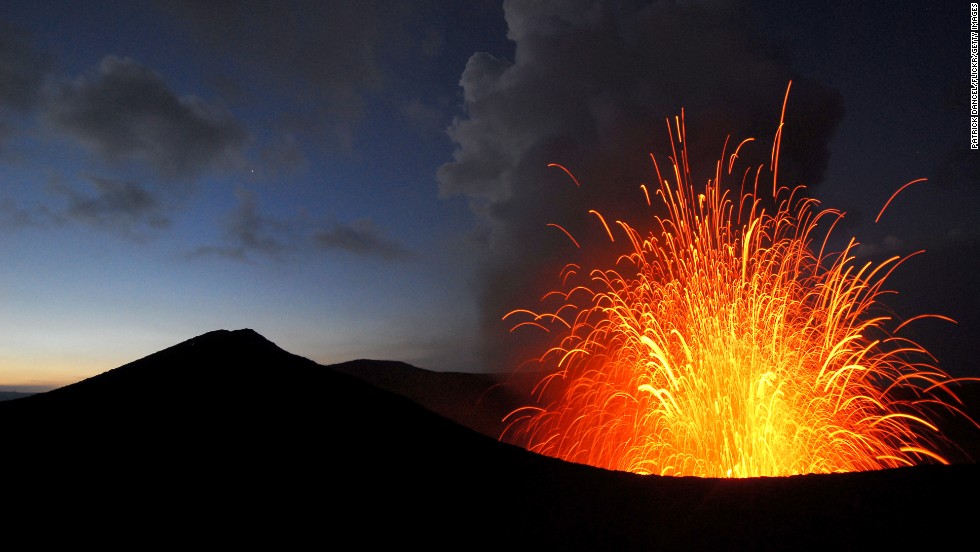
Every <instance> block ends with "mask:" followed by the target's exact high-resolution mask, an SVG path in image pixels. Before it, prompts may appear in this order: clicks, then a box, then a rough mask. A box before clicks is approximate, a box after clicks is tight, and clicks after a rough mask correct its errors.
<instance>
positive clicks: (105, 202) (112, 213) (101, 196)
mask: <svg viewBox="0 0 980 552" xmlns="http://www.w3.org/2000/svg"><path fill="white" fill-rule="evenodd" d="M87 182H88V184H89V185H90V188H91V189H92V193H81V192H78V191H77V190H75V189H73V188H69V187H67V186H55V187H53V188H52V192H53V193H54V194H56V195H61V196H63V197H64V198H66V199H67V201H68V205H67V207H66V208H65V209H64V211H63V212H59V213H57V215H56V216H57V217H58V218H63V219H67V220H73V221H79V222H83V223H86V224H90V225H92V226H96V227H102V228H107V229H109V230H112V231H115V232H118V233H120V234H122V235H125V236H128V237H134V238H139V237H142V232H143V231H144V230H145V229H147V228H162V227H166V226H168V225H169V224H170V221H169V219H167V217H166V216H165V215H164V213H163V208H162V206H161V205H160V204H159V202H158V201H157V200H156V198H155V197H154V196H153V195H152V194H151V193H149V192H148V191H147V190H146V189H145V188H143V187H141V186H140V185H138V184H136V183H134V182H125V181H119V180H113V179H110V178H99V177H88V178H87Z"/></svg>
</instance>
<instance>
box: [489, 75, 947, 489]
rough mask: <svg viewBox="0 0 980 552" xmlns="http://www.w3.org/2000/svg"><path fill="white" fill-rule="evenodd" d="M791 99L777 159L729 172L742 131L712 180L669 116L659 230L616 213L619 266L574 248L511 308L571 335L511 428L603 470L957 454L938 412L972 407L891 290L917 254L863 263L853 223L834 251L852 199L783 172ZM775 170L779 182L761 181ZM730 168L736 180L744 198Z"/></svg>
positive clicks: (842, 467)
mask: <svg viewBox="0 0 980 552" xmlns="http://www.w3.org/2000/svg"><path fill="white" fill-rule="evenodd" d="M788 96H789V88H787V95H786V98H787V99H788ZM786 101H787V100H786V99H784V104H783V110H782V113H781V115H780V121H779V126H778V128H777V130H776V135H775V138H774V141H773V147H772V153H771V158H770V163H769V166H768V167H765V166H759V167H748V168H746V169H745V170H744V172H742V173H741V176H739V174H738V173H735V176H734V177H732V174H733V171H734V170H735V167H736V164H737V161H738V159H739V156H738V153H739V152H740V151H741V150H743V149H744V148H747V147H749V146H750V144H751V142H752V139H751V138H749V139H746V140H743V141H741V142H740V143H739V144H738V146H737V147H736V148H735V152H734V153H732V154H730V157H729V158H726V154H725V151H724V148H723V150H722V155H721V157H720V158H719V161H718V163H717V165H716V169H715V174H714V177H713V178H712V179H710V180H709V181H708V182H707V184H706V185H703V186H702V187H701V188H699V190H700V191H699V192H696V187H695V184H694V182H692V180H691V173H690V168H689V167H688V166H687V159H688V156H687V146H686V141H687V140H686V137H685V129H684V120H683V111H682V113H681V116H680V117H679V118H675V119H674V124H673V125H672V124H671V121H670V119H668V120H667V132H668V136H669V138H670V142H671V153H672V155H671V157H670V161H671V165H670V167H671V169H672V174H670V177H671V180H668V179H665V178H664V177H663V176H662V175H661V173H660V168H659V166H658V164H657V160H656V158H655V157H654V156H653V155H651V160H652V161H653V166H654V171H655V174H656V178H657V185H656V186H652V187H651V188H650V190H649V191H648V190H647V187H646V186H643V188H642V193H643V196H641V197H640V198H639V200H641V201H644V200H645V201H646V202H647V203H648V204H649V203H650V199H651V196H652V195H655V196H656V197H654V198H653V199H654V202H653V203H657V201H656V199H657V198H659V200H660V203H661V207H663V208H665V209H666V215H665V216H663V217H661V216H654V217H652V222H653V226H652V229H651V230H650V231H648V232H647V233H641V231H639V230H637V229H634V228H633V227H631V226H630V225H628V224H626V223H624V222H621V221H616V225H615V226H618V227H619V228H616V236H615V237H617V238H618V237H620V236H624V237H625V238H626V241H627V243H628V244H629V245H628V247H627V249H626V250H625V251H623V252H622V255H621V256H620V257H619V261H618V262H617V263H616V265H615V267H612V268H603V267H597V268H594V269H591V270H589V268H588V267H579V266H573V265H568V266H566V267H565V269H563V270H562V271H561V274H560V275H559V276H560V281H561V287H560V288H559V289H557V290H554V291H551V292H549V293H548V294H546V295H545V298H544V299H543V300H542V302H543V304H544V305H545V307H543V308H544V310H542V311H533V310H528V309H517V310H514V311H511V312H510V313H508V314H507V315H505V316H504V319H505V320H507V321H508V322H511V323H513V324H514V325H513V329H514V330H516V329H518V328H521V331H524V329H523V327H524V326H533V327H536V328H538V329H545V330H547V331H554V332H557V333H558V336H559V337H558V339H557V341H556V342H554V344H553V345H552V346H551V347H550V348H548V349H547V350H546V351H545V352H544V353H543V354H542V355H541V356H540V357H539V358H538V359H537V360H536V362H538V363H540V365H541V366H542V367H543V368H545V369H546V372H545V373H546V374H547V375H546V376H544V377H543V378H541V380H540V381H539V383H538V385H537V386H536V387H535V389H534V396H535V399H536V400H537V401H538V404H535V405H529V406H527V407H524V408H520V409H517V410H515V411H513V412H512V413H511V414H509V415H508V416H507V417H506V418H505V421H506V422H507V425H506V429H505V430H504V431H503V433H502V435H501V440H504V441H507V442H511V443H514V444H518V445H521V446H523V447H525V448H527V449H529V450H531V451H534V452H538V453H541V454H545V455H549V456H555V457H558V458H562V459H565V460H568V461H572V462H578V463H583V464H589V465H593V466H598V467H602V468H606V469H612V470H622V471H630V472H635V473H641V474H661V475H678V476H681V475H688V476H700V477H757V476H786V475H795V474H807V473H829V472H843V471H867V470H876V469H883V468H891V467H900V466H910V465H916V464H922V463H935V462H940V463H947V461H948V460H947V459H946V458H945V457H944V455H943V452H942V451H943V447H944V446H946V445H947V444H948V443H947V442H946V440H945V438H944V437H943V435H942V433H941V431H940V428H939V427H937V426H936V422H935V418H936V414H937V412H940V411H942V412H954V413H959V410H958V408H957V406H958V405H959V399H958V397H957V396H956V394H955V393H954V390H953V387H954V385H953V384H955V383H956V382H957V381H958V380H955V379H954V378H952V377H950V376H949V375H948V374H946V373H945V372H943V371H942V370H941V369H939V368H938V367H936V366H934V365H933V364H934V363H935V360H934V359H933V358H932V357H931V356H930V355H929V353H928V352H927V351H926V350H925V349H924V348H923V347H921V346H920V345H918V344H916V343H914V342H913V341H911V340H909V339H907V338H905V337H902V336H901V335H900V331H901V329H902V327H903V325H904V324H906V323H907V322H909V321H905V322H903V321H901V320H896V319H895V318H894V316H893V315H892V314H890V313H889V311H888V310H887V308H886V307H885V306H884V305H882V304H881V302H880V298H881V295H882V294H883V293H884V292H885V291H886V290H885V288H884V284H885V281H886V280H887V278H888V276H889V275H890V274H891V273H892V271H894V270H896V269H897V268H898V267H899V266H900V265H901V263H902V262H903V261H904V260H905V259H906V258H908V257H904V258H902V257H892V258H890V259H887V260H885V261H883V262H881V263H879V264H874V263H871V262H864V263H859V262H858V261H857V259H856V258H855V254H854V250H855V248H856V246H857V242H856V241H855V240H854V239H853V238H852V239H850V240H849V241H848V243H847V245H846V247H844V249H843V250H842V251H839V252H828V251H826V248H827V247H828V242H829V239H830V237H831V233H832V231H833V229H834V227H835V225H836V223H837V222H838V221H839V220H841V219H842V218H843V214H842V213H840V212H838V211H835V210H832V209H824V210H818V205H819V204H818V202H817V201H816V200H815V199H812V198H809V197H807V196H806V195H805V188H804V187H803V186H797V187H792V188H790V187H786V186H782V185H780V183H779V182H778V181H777V177H776V174H777V167H778V162H779V143H780V140H781V138H782V132H783V117H784V116H785V112H786ZM672 127H673V128H672ZM675 129H676V134H675V132H674V130H675ZM726 144H727V142H726ZM726 159H727V161H728V162H727V163H726ZM553 166H556V167H559V168H561V169H562V170H564V171H565V172H567V173H568V175H569V176H571V177H572V178H573V180H574V176H572V173H571V172H570V171H568V169H565V167H563V166H561V165H553ZM726 168H727V172H726V171H725V169H726ZM764 175H765V176H764ZM769 176H771V178H772V185H771V187H770V186H768V185H760V184H762V180H763V179H764V178H765V179H768V178H769ZM723 177H724V179H728V178H734V179H735V180H736V182H735V183H736V186H737V185H739V184H740V185H741V190H742V192H741V193H740V195H739V196H738V197H733V196H732V193H731V192H730V191H729V190H728V188H727V187H726V186H725V185H723ZM739 179H740V180H741V182H738V180H739ZM914 182H918V180H917V181H913V182H911V183H909V184H912V183H914ZM575 184H576V186H578V185H579V183H578V181H577V180H576V181H575ZM906 186H908V184H907V185H906ZM903 188H904V187H903ZM760 190H766V192H765V193H769V192H770V191H771V193H770V194H769V197H762V196H760V195H759V193H760V192H759V191H760ZM899 191H901V190H899ZM651 192H655V194H653V193H651ZM897 193H898V192H896V194H897ZM644 197H645V198H646V199H644ZM893 198H894V196H893ZM889 201H891V199H889ZM886 207H887V205H886ZM588 213H589V216H591V215H593V214H594V215H595V216H596V217H598V219H599V221H601V225H602V228H601V229H599V230H598V231H599V232H601V233H602V235H605V234H608V238H609V240H610V247H618V246H620V245H621V243H622V240H615V239H614V236H613V232H612V229H611V228H610V225H608V224H606V218H604V217H603V216H602V215H601V214H600V213H598V212H596V211H594V210H590V211H589V212H588ZM879 217H880V214H879ZM554 226H557V225H554ZM825 226H826V227H828V228H829V229H828V230H826V233H825V234H821V235H817V232H818V227H820V228H822V227H825ZM557 227H558V228H560V229H561V230H562V231H564V232H565V233H566V234H568V232H567V230H565V228H563V227H560V226H557ZM568 237H569V238H571V239H572V241H573V242H574V243H575V245H576V246H578V244H579V243H581V242H577V241H575V239H574V238H573V237H572V236H571V234H568ZM815 248H816V249H815ZM922 316H926V317H928V316H932V315H922ZM936 317H937V318H941V319H945V320H949V319H948V318H945V317H942V316H936ZM916 318H919V317H916ZM910 321H911V320H910Z"/></svg>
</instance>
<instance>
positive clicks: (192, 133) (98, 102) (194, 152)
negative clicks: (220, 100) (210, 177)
mask: <svg viewBox="0 0 980 552" xmlns="http://www.w3.org/2000/svg"><path fill="white" fill-rule="evenodd" d="M46 118H47V119H48V120H49V121H50V122H51V123H53V125H54V126H55V127H56V128H58V129H60V130H63V131H65V132H67V133H68V134H70V135H71V136H73V137H74V138H75V139H77V140H78V141H79V142H80V143H82V144H83V145H84V146H86V147H87V148H89V149H90V150H92V151H94V152H95V153H97V154H98V155H100V156H101V157H103V158H104V159H106V160H108V161H110V162H121V161H127V160H136V161H140V162H145V163H147V164H149V165H150V166H151V167H153V168H154V169H155V171H156V172H157V173H158V174H159V175H161V176H163V177H164V178H168V179H191V178H195V177H197V176H200V175H201V174H203V173H204V172H206V171H208V170H210V169H213V168H216V167H219V166H221V164H222V163H225V162H228V161H230V160H231V159H232V158H233V157H234V156H235V155H236V154H238V153H239V152H240V150H241V148H243V147H244V145H245V142H246V140H247V132H246V131H245V129H244V128H243V127H242V126H241V125H240V124H239V123H238V122H237V121H236V120H235V119H234V118H233V117H232V116H231V115H230V114H229V113H227V112H226V111H224V110H222V109H220V108H218V107H216V106H214V105H212V104H209V103H207V102H205V101H203V100H201V99H200V98H197V97H194V96H178V95H177V94H176V93H174V92H173V91H172V90H170V88H169V87H168V86H167V83H166V82H165V81H164V80H163V78H162V77H161V76H160V75H159V74H157V73H156V72H154V71H153V70H151V69H149V68H148V67H146V66H144V65H141V64H140V63H138V62H136V61H134V60H132V59H128V58H118V57H116V56H106V57H105V58H104V59H103V60H102V62H101V63H100V64H99V67H98V69H97V70H96V71H93V72H91V73H89V74H86V75H83V76H80V77H77V78H75V79H72V80H65V81H62V82H60V83H59V84H57V85H55V86H54V88H53V89H52V90H51V91H50V93H49V97H48V98H47V105H46Z"/></svg>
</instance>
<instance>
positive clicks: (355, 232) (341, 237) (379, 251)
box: [313, 219, 412, 260]
mask: <svg viewBox="0 0 980 552" xmlns="http://www.w3.org/2000/svg"><path fill="white" fill-rule="evenodd" d="M313 241H314V243H315V244H316V246H317V247H319V248H320V249H323V250H336V251H344V252H347V253H352V254H354V255H360V256H364V257H377V258H381V259H385V260H403V259H408V258H410V257H411V256H412V255H411V253H410V252H409V251H408V250H407V249H405V247H404V246H402V245H401V244H399V243H398V242H396V241H394V240H392V239H390V238H387V237H386V236H384V234H383V233H382V232H381V230H380V229H379V228H378V227H377V226H376V225H375V224H374V223H373V222H371V220H369V219H361V220H358V221H355V222H354V223H352V224H340V223H335V224H334V225H333V226H332V227H331V228H329V229H327V230H322V231H319V232H317V233H315V234H314V235H313Z"/></svg>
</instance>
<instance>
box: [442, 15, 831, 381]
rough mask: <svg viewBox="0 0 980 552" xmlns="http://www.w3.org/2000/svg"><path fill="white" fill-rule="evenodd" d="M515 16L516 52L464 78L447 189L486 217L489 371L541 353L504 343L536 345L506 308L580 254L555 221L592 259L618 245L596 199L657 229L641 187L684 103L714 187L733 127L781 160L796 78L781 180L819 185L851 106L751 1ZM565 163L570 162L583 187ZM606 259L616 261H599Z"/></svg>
mask: <svg viewBox="0 0 980 552" xmlns="http://www.w3.org/2000/svg"><path fill="white" fill-rule="evenodd" d="M504 12H505V17H506V21H507V25H508V37H509V38H510V39H511V40H512V41H513V42H514V44H515V54H514V59H513V60H510V59H501V58H497V57H494V56H492V55H490V54H487V53H476V54H474V55H473V56H472V57H471V58H470V59H469V61H468V63H467V64H466V68H465V70H464V71H463V73H462V77H461V79H460V85H461V87H462V89H463V101H464V106H463V107H464V109H465V115H464V116H462V117H459V118H457V119H456V120H455V121H454V122H453V124H452V125H451V127H450V128H449V129H448V132H449V135H450V137H451V138H452V140H453V142H454V144H455V151H454V153H453V160H452V161H451V162H448V163H446V164H444V165H443V166H442V167H440V168H439V171H438V175H437V178H438V182H439V190H440V193H441V194H442V195H443V196H446V197H450V196H463V197H466V198H468V199H469V200H470V204H471V207H472V209H473V211H474V213H476V214H477V216H478V219H479V224H480V229H479V232H480V235H481V241H480V243H481V244H482V250H481V254H482V257H481V260H480V262H481V266H482V268H481V270H480V274H479V277H478V283H477V285H478V293H479V301H480V305H481V309H482V317H483V325H484V328H485V330H486V331H485V334H486V340H485V347H486V352H487V354H486V358H487V359H488V363H490V366H489V368H491V369H510V368H512V367H513V362H514V361H519V360H525V359H526V358H527V355H526V351H517V352H516V354H517V356H518V357H517V358H511V357H510V356H509V354H505V353H501V352H500V351H505V350H509V351H515V349H520V348H521V347H523V346H524V345H525V344H516V343H515V339H516V338H515V337H514V336H513V335H511V336H507V330H508V329H509V327H508V326H506V324H505V323H504V322H502V321H501V317H502V316H503V314H504V313H506V312H508V311H510V310H512V309H514V308H531V309H532V310H533V309H535V308H537V307H538V306H539V305H540V304H539V302H538V300H539V298H540V296H541V295H542V294H543V293H544V292H546V291H548V290H549V289H554V288H555V287H557V284H558V283H559V282H558V280H557V274H558V271H559V269H560V268H561V267H562V266H564V264H565V263H566V262H568V260H569V257H568V256H567V255H566V254H568V253H570V251H571V250H572V249H573V248H572V246H570V245H569V241H568V240H567V238H565V237H564V236H562V235H559V233H558V232H553V231H552V230H553V229H550V228H547V227H546V225H547V224H548V223H557V224H561V225H562V226H564V227H565V228H567V229H568V230H569V231H571V232H572V233H573V234H574V235H575V236H576V237H577V238H578V239H579V241H580V242H582V246H583V249H582V252H583V253H582V254H584V255H597V254H595V253H593V252H594V251H596V249H595V247H594V246H595V245H596V244H597V243H601V242H602V241H603V240H604V242H605V243H608V238H605V237H603V236H604V233H603V232H602V231H601V230H599V229H598V228H597V227H596V224H595V220H596V219H595V218H594V217H590V216H589V215H587V211H588V210H589V209H596V210H598V211H600V212H601V213H603V214H604V215H607V216H608V217H609V218H610V219H612V220H616V219H619V220H623V221H625V222H628V223H630V224H631V225H633V226H634V227H635V228H639V229H641V230H642V231H644V232H645V231H647V229H649V228H650V226H649V223H648V222H647V221H649V220H650V218H651V216H652V213H651V211H650V210H649V207H647V206H646V203H645V201H644V200H643V198H642V192H641V191H640V188H639V186H640V184H641V183H647V184H649V183H650V182H651V181H653V180H655V173H654V170H653V165H652V163H651V161H650V158H649V154H650V153H653V154H655V155H656V156H657V160H658V162H659V163H660V165H661V170H663V168H664V167H665V166H666V165H668V163H669V161H668V159H667V155H669V153H670V143H669V140H668V138H667V126H666V125H667V123H666V119H667V118H668V117H669V118H672V117H673V116H675V115H679V114H680V112H681V109H682V108H683V109H684V112H685V119H686V126H687V136H688V142H687V145H688V150H689V154H690V165H691V170H692V173H693V177H694V182H696V183H703V182H705V181H706V180H707V179H708V178H709V177H711V176H713V172H714V167H715V161H716V160H717V159H718V157H719V156H720V155H721V151H722V146H723V144H724V141H725V138H726V136H728V135H729V134H730V135H731V138H732V141H733V142H734V143H735V144H737V143H738V142H739V141H741V139H743V138H746V137H750V136H751V137H755V138H756V139H757V140H756V142H755V143H754V144H752V146H751V147H750V148H746V149H745V150H744V151H745V155H743V157H744V158H745V159H744V160H745V161H746V162H748V163H750V165H752V166H754V165H755V164H758V163H761V162H764V161H767V160H768V155H769V152H770V150H769V144H768V143H767V142H768V141H769V140H771V138H772V136H773V134H774V132H775V131H776V128H777V126H778V123H779V116H780V110H781V107H782V102H783V97H784V94H785V91H786V86H787V84H788V83H789V81H790V80H792V81H793V85H792V91H791V94H790V99H789V105H788V108H787V114H786V128H785V131H784V134H783V138H782V150H781V160H780V177H781V180H782V181H783V183H786V184H790V183H792V184H800V183H805V184H806V185H808V186H809V187H810V188H811V190H812V188H813V187H814V186H816V185H817V184H818V183H819V181H820V179H821V177H822V175H823V172H824V170H825V167H826V164H827V160H828V149H827V144H828V142H829V139H830V138H831V135H832V133H833V131H834V129H835V128H836V126H837V124H838V122H839V120H840V118H841V117H842V115H843V101H842V99H841V97H840V95H839V94H838V93H837V92H836V91H833V90H830V89H827V88H825V87H823V86H821V85H819V84H817V83H815V82H809V81H807V80H806V79H803V78H800V76H799V75H796V74H794V72H793V71H792V69H791V67H790V66H789V65H788V63H787V61H786V60H784V59H783V56H782V55H781V54H778V53H777V50H776V48H775V47H774V46H771V45H769V44H767V43H766V42H765V40H763V39H761V38H760V37H758V36H753V35H752V34H751V33H750V32H749V30H748V29H749V25H748V23H747V21H745V20H743V17H742V16H741V15H740V14H739V11H738V10H737V9H736V8H735V7H729V6H728V5H726V4H724V3H720V2H684V3H677V2H638V1H628V0H624V1H614V2H592V1H548V2H511V1H507V2H505V3H504ZM730 148H731V146H730ZM729 151H730V150H729ZM753 152H754V157H753V156H752V153H753ZM549 163H559V164H562V165H564V166H566V167H567V168H568V169H569V170H570V171H571V172H572V173H573V174H574V175H575V177H576V178H577V179H578V181H579V182H581V184H582V185H581V187H576V186H575V185H574V184H573V183H572V182H571V180H570V179H569V178H568V176H567V175H565V174H564V173H563V172H561V171H559V170H557V169H554V168H548V167H547V165H548V164H549ZM747 166H748V165H747ZM617 245H618V244H617ZM603 247H604V248H605V249H607V250H608V249H609V247H608V245H605V246H603ZM618 252H621V251H617V253H618ZM598 257H601V255H598ZM600 260H601V261H602V262H607V263H611V262H612V259H599V258H592V259H589V262H590V263H592V264H594V263H595V262H597V261H600ZM588 266H591V264H590V265H588ZM505 337H506V339H505ZM545 337H546V336H545ZM529 339H531V340H534V339H535V338H529ZM501 363H507V364H508V365H506V366H501Z"/></svg>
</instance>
